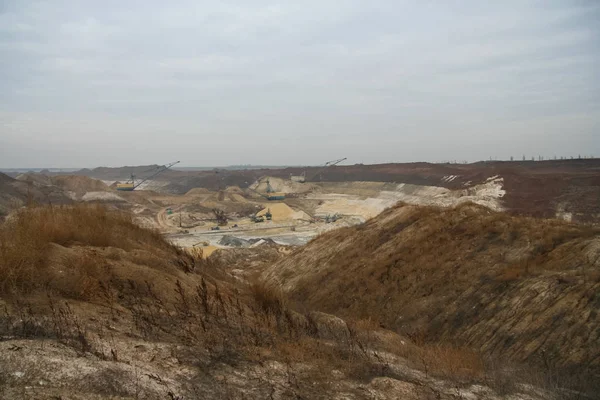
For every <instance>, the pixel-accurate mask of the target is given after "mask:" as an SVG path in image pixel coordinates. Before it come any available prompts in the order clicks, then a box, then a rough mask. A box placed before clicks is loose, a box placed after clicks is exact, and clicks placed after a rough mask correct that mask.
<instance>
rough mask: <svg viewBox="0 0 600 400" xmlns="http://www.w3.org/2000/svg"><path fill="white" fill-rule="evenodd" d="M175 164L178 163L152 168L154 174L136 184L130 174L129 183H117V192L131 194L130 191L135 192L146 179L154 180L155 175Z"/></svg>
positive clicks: (133, 176)
mask: <svg viewBox="0 0 600 400" xmlns="http://www.w3.org/2000/svg"><path fill="white" fill-rule="evenodd" d="M177 163H179V161H175V162H172V163H170V164H166V165H161V166H159V167H156V168H153V169H152V170H153V171H155V172H154V173H153V174H152V175H150V176H149V177H147V178H144V179H142V180H140V181H138V182H136V181H135V175H133V174H131V180H130V181H128V182H125V183H117V190H121V191H126V192H131V191H133V190H135V189H136V188H137V187H138V186H140V185H141V184H142V183H144V182H146V181H147V180H148V179H151V178H154V177H155V176H156V175H158V174H160V173H161V172H164V171H166V170H168V169H169V168H171V167H172V166H173V165H175V164H177Z"/></svg>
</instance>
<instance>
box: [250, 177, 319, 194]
mask: <svg viewBox="0 0 600 400" xmlns="http://www.w3.org/2000/svg"><path fill="white" fill-rule="evenodd" d="M267 181H268V184H267ZM268 185H271V188H272V189H273V190H274V191H275V192H278V193H308V192H312V191H315V190H318V189H319V187H318V186H316V185H314V184H312V183H299V182H292V181H291V180H289V179H281V178H276V177H263V178H261V179H260V180H257V181H256V182H254V183H253V184H252V185H250V189H252V190H255V191H257V192H259V193H266V192H267V188H268V187H269V186H268Z"/></svg>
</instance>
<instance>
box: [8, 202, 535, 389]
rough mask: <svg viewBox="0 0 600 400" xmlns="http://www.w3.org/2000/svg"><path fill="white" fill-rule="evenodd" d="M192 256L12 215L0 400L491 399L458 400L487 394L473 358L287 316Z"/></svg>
mask: <svg viewBox="0 0 600 400" xmlns="http://www.w3.org/2000/svg"><path fill="white" fill-rule="evenodd" d="M198 256H199V255H196V257H193V256H192V255H190V254H188V253H185V252H183V251H181V250H180V249H178V248H176V247H174V246H172V245H170V244H169V243H167V242H166V241H164V240H163V239H162V237H161V236H160V235H159V234H157V233H156V232H153V231H149V230H145V229H142V228H140V227H138V226H136V225H135V224H134V223H133V222H132V220H131V216H130V215H128V214H124V213H120V212H113V211H107V210H106V209H105V208H103V207H100V206H92V205H77V206H69V207H36V208H27V209H23V210H21V211H20V212H18V213H16V214H14V215H12V216H11V217H10V218H9V220H8V221H6V223H4V224H2V225H0V293H1V300H0V305H1V306H2V308H3V309H4V311H3V313H2V315H1V316H0V339H2V340H0V397H3V398H32V397H35V398H40V399H46V398H48V399H50V398H82V399H83V398H85V399H88V398H90V399H91V398H94V399H96V398H98V399H99V398H171V399H175V398H177V399H181V398H201V397H211V398H261V399H262V398H268V397H269V396H274V398H299V397H300V398H332V397H333V396H334V394H336V393H338V392H339V393H342V394H343V396H344V398H363V397H364V396H365V395H364V393H365V391H367V392H368V393H372V394H373V395H374V396H379V398H387V397H390V396H395V395H398V394H402V395H403V398H406V399H418V398H441V399H450V398H453V396H454V395H453V393H454V392H455V391H456V387H457V385H460V386H464V387H465V390H467V391H472V390H476V391H481V390H484V391H485V397H486V398H489V399H495V398H497V397H495V394H494V393H495V392H494V391H493V390H490V389H481V387H477V388H475V389H470V384H471V383H472V382H475V381H477V382H484V381H485V382H487V383H490V384H491V383H493V382H491V381H490V380H489V379H488V377H487V375H485V373H484V372H485V371H484V370H483V367H482V360H481V359H480V358H479V357H478V356H477V355H476V354H474V353H471V352H468V351H462V350H461V349H457V348H450V347H448V348H441V347H435V348H433V347H432V348H427V349H425V348H424V349H420V348H417V347H415V346H414V345H412V344H411V343H409V342H408V341H406V342H405V341H403V339H402V338H401V337H399V336H398V335H395V334H393V333H391V332H386V331H385V330H382V329H380V328H379V327H377V326H373V325H372V323H370V322H369V321H366V322H365V321H362V322H361V321H356V322H346V321H343V320H340V319H339V318H336V317H333V316H328V315H324V314H319V313H310V312H307V313H298V312H295V311H292V310H291V309H290V308H289V307H288V306H287V304H286V300H285V298H284V297H283V296H282V294H281V293H279V292H278V291H277V290H273V289H272V288H270V287H268V286H265V285H261V284H255V285H252V286H249V285H247V284H243V283H240V282H238V281H236V280H235V279H233V278H232V277H231V276H227V275H226V274H224V273H222V272H220V271H222V269H221V268H217V266H216V265H214V264H213V261H211V260H210V259H209V260H208V261H207V260H202V258H201V257H198ZM230 261H232V262H235V260H230ZM441 360H444V361H441ZM419 363H420V364H419ZM414 368H426V369H427V371H428V373H427V374H423V373H421V372H419V371H417V370H415V369H414ZM440 378H442V379H446V380H447V381H445V380H440ZM499 382H503V381H499ZM499 388H501V389H503V390H504V389H505V385H504V384H501V385H500V386H499ZM498 390H500V389H498ZM511 390H516V391H518V390H520V389H519V388H515V387H511ZM113 396H114V397H113ZM538 398H539V396H538Z"/></svg>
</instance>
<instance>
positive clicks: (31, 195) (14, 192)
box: [0, 173, 72, 216]
mask: <svg viewBox="0 0 600 400" xmlns="http://www.w3.org/2000/svg"><path fill="white" fill-rule="evenodd" d="M28 202H35V203H38V204H68V203H71V202H72V200H71V198H70V197H69V196H67V194H66V193H65V192H64V191H63V190H62V189H61V188H59V187H57V186H54V185H42V184H40V183H35V182H33V181H23V180H17V179H14V178H11V177H10V176H8V175H6V174H3V173H0V216H4V215H6V214H8V213H9V212H10V211H11V210H13V209H15V208H18V207H21V206H23V205H25V204H27V203H28Z"/></svg>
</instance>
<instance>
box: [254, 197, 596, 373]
mask: <svg viewBox="0 0 600 400" xmlns="http://www.w3.org/2000/svg"><path fill="white" fill-rule="evenodd" d="M599 235H600V230H598V229H594V228H590V227H585V226H576V225H571V224H568V223H565V222H562V221H558V220H538V219H532V218H524V217H514V216H509V215H507V214H504V213H499V212H493V211H490V210H489V209H487V208H484V207H482V206H479V205H475V204H463V205H460V206H457V207H456V208H451V209H441V208H435V207H419V206H407V205H399V206H396V207H394V208H391V209H389V210H387V211H385V212H383V213H382V214H381V215H379V216H378V217H376V218H374V219H372V220H370V221H368V222H366V223H364V224H361V225H358V226H355V227H348V228H342V229H339V230H336V231H332V232H329V233H326V234H323V235H321V236H319V237H317V238H316V239H314V240H313V241H311V242H310V243H309V244H308V245H307V246H305V247H303V248H301V249H300V250H298V251H297V252H294V253H293V254H292V256H290V257H287V258H285V259H283V260H281V261H279V262H277V263H275V264H274V265H272V266H271V267H269V268H267V270H266V271H265V272H264V273H263V278H264V279H266V280H268V281H270V282H274V283H275V282H276V283H279V284H280V285H281V287H282V288H283V290H284V291H285V292H286V293H288V294H289V295H290V296H291V298H292V300H293V301H296V302H298V303H299V304H302V305H303V306H304V307H307V308H310V309H316V310H321V311H324V312H328V313H332V314H336V315H339V316H342V317H350V316H353V317H358V318H374V319H376V320H378V321H380V322H381V324H383V326H386V327H388V328H391V329H393V330H396V331H398V332H401V333H403V334H405V335H409V336H415V335H416V336H418V337H424V338H426V339H427V340H431V341H435V342H447V341H451V342H453V343H457V344H461V345H467V346H469V347H470V348H474V349H476V350H478V351H481V352H483V353H484V354H488V355H492V356H501V357H505V358H508V359H511V360H514V361H518V362H527V363H535V364H538V365H550V366H552V367H553V368H556V369H563V370H567V369H574V370H578V371H588V372H589V371H594V372H593V374H597V373H600V346H598V345H597V343H598V342H599V340H600V314H599V313H598V311H597V310H598V307H600V295H599V294H600V236H599Z"/></svg>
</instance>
